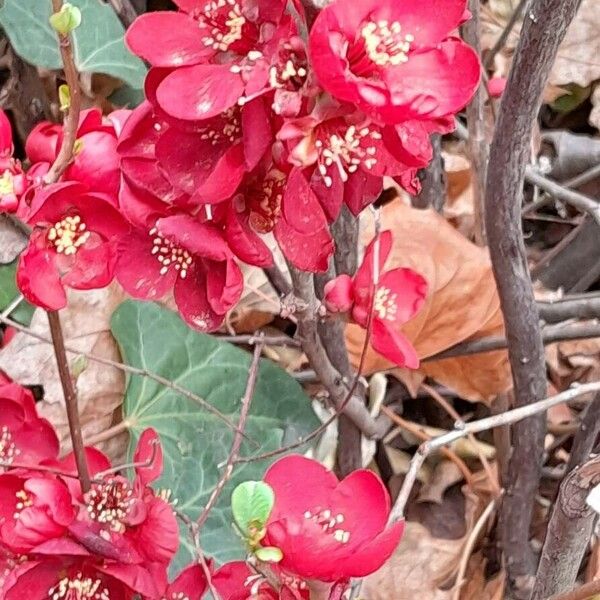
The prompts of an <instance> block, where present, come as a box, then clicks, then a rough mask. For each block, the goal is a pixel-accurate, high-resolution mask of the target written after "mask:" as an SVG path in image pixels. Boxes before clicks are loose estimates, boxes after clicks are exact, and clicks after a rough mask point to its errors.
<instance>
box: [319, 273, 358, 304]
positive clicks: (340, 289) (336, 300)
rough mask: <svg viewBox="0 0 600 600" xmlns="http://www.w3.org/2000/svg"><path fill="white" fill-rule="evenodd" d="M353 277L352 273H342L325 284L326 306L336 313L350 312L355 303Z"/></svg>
mask: <svg viewBox="0 0 600 600" xmlns="http://www.w3.org/2000/svg"><path fill="white" fill-rule="evenodd" d="M352 288H353V284H352V278H351V277H350V275H346V274H344V275H340V276H339V277H336V278H335V279H332V280H331V281H328V282H327V284H326V285H325V297H324V301H325V306H326V307H327V310H329V311H330V312H334V313H340V312H341V313H345V312H348V311H349V310H350V309H351V308H352V305H353V304H354V292H353V289H352Z"/></svg>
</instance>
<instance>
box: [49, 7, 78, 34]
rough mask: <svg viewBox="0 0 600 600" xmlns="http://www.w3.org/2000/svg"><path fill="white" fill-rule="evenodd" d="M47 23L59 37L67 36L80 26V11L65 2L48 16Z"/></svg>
mask: <svg viewBox="0 0 600 600" xmlns="http://www.w3.org/2000/svg"><path fill="white" fill-rule="evenodd" d="M48 21H50V25H51V26H52V29H54V31H56V32H57V33H60V34H61V35H69V33H71V32H72V31H74V30H75V29H77V28H78V27H79V26H80V25H81V11H80V10H79V9H78V8H77V7H76V6H73V5H72V4H69V3H68V2H65V3H64V4H63V5H62V7H61V9H60V10H59V11H58V12H56V13H53V14H51V15H50V18H49V19H48Z"/></svg>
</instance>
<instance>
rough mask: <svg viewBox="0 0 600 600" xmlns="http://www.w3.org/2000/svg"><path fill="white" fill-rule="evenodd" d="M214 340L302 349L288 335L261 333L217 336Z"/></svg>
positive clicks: (298, 342)
mask: <svg viewBox="0 0 600 600" xmlns="http://www.w3.org/2000/svg"><path fill="white" fill-rule="evenodd" d="M214 338H215V339H216V340H219V341H220V342H228V343H230V344H247V345H248V346H254V345H255V344H262V345H263V346H291V347H293V348H299V347H300V341H299V340H295V339H294V338H291V337H289V336H287V335H262V334H261V333H260V332H258V333H253V334H246V335H215V336H214Z"/></svg>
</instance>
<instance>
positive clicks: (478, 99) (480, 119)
mask: <svg viewBox="0 0 600 600" xmlns="http://www.w3.org/2000/svg"><path fill="white" fill-rule="evenodd" d="M469 10H470V11H471V15H472V16H471V19H469V20H468V21H467V22H466V23H465V24H464V25H463V26H462V32H463V38H464V40H465V42H466V43H467V44H469V45H470V46H471V47H472V48H473V49H474V50H475V52H477V54H478V55H480V56H481V40H480V25H481V17H480V13H481V3H480V0H470V1H469ZM486 96H487V87H486V83H485V81H484V80H483V78H482V80H481V82H480V83H479V87H478V88H477V91H476V92H475V95H474V96H473V99H472V100H471V103H470V104H469V105H468V106H467V125H468V128H469V140H468V142H467V151H468V153H469V159H470V161H471V173H472V178H473V207H474V215H475V242H476V243H477V245H479V246H485V239H486V238H485V226H484V223H483V199H484V197H485V179H486V174H487V161H488V154H489V145H488V143H487V139H486V135H485V101H486Z"/></svg>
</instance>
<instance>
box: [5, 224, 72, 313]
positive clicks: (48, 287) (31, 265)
mask: <svg viewBox="0 0 600 600" xmlns="http://www.w3.org/2000/svg"><path fill="white" fill-rule="evenodd" d="M40 236H41V238H42V239H41V240H40ZM43 236H44V233H43V232H40V234H39V235H36V233H35V232H34V233H33V234H32V236H31V238H30V240H29V246H28V247H27V248H26V250H25V251H24V252H23V254H21V258H20V259H19V266H18V268H17V285H18V286H19V289H20V290H21V293H22V294H23V296H25V298H26V299H27V300H28V301H29V302H31V303H32V304H35V305H36V306H41V307H42V308H45V309H46V310H60V309H61V308H64V307H65V306H66V305H67V295H66V293H65V288H64V287H63V285H62V283H61V281H60V276H59V273H58V269H57V268H56V264H55V262H54V257H55V254H54V253H51V252H50V251H47V250H46V249H45V248H43V245H44V240H43ZM36 237H37V239H36ZM38 240H39V242H38ZM39 243H41V245H42V247H41V248H40V247H39Z"/></svg>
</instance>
